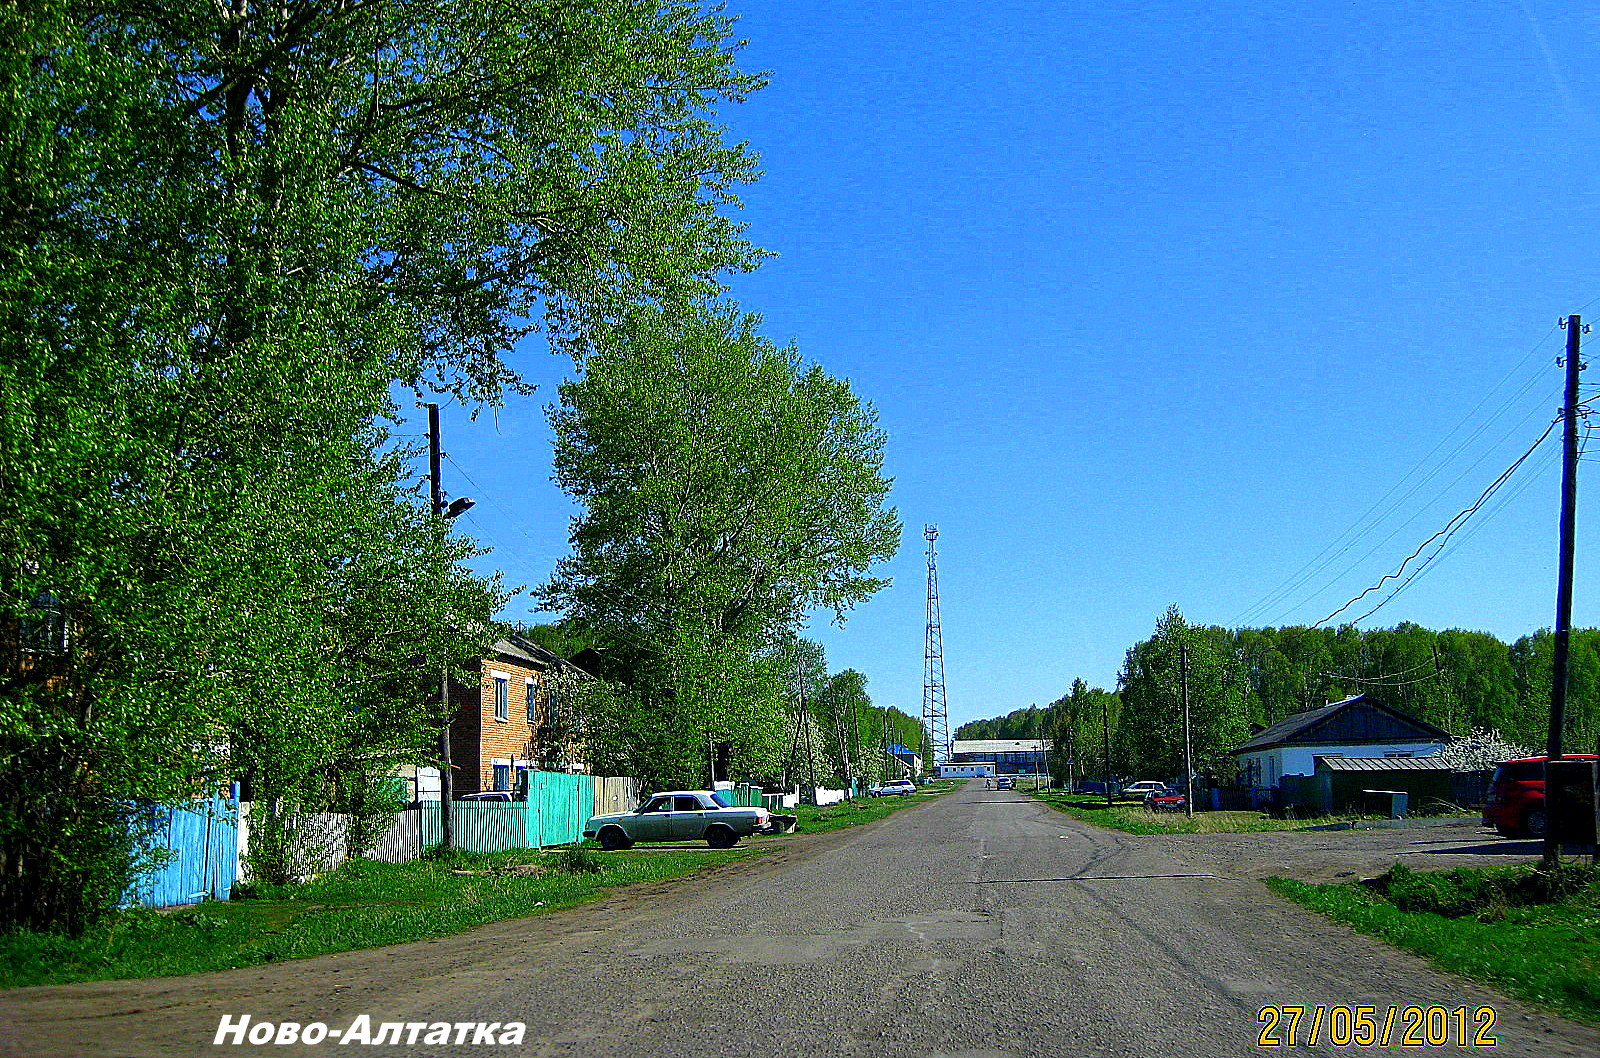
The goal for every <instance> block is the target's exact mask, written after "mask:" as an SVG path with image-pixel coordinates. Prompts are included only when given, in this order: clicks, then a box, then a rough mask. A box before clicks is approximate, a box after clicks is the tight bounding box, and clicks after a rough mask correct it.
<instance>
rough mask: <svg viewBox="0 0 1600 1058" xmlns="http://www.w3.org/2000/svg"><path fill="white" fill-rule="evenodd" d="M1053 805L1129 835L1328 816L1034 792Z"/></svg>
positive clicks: (1222, 829) (1241, 830) (1302, 822)
mask: <svg viewBox="0 0 1600 1058" xmlns="http://www.w3.org/2000/svg"><path fill="white" fill-rule="evenodd" d="M1033 796H1034V797H1037V798H1038V799H1039V800H1040V801H1043V802H1044V803H1045V804H1047V805H1049V806H1050V807H1051V808H1054V809H1056V810H1057V811H1060V812H1065V813H1066V814H1067V815H1069V816H1071V817H1072V818H1074V819H1081V820H1082V821H1083V822H1085V823H1093V824H1095V825H1096V826H1102V827H1106V828H1107V829H1109V830H1121V831H1124V832H1125V833H1128V834H1246V833H1250V832H1252V831H1258V830H1304V829H1306V827H1308V826H1315V825H1318V824H1325V823H1328V822H1331V821H1333V820H1328V819H1315V820H1307V819H1274V818H1273V817H1272V816H1269V815H1267V814H1266V813H1265V812H1196V813H1195V814H1194V817H1193V818H1192V819H1191V818H1190V817H1188V816H1186V815H1184V814H1183V813H1182V812H1152V811H1150V809H1148V808H1146V807H1145V806H1144V805H1140V804H1128V803H1125V802H1123V803H1118V804H1114V805H1110V806H1107V805H1106V800H1105V798H1104V797H1087V796H1083V795H1080V794H1064V793H1059V792H1057V793H1047V792H1040V793H1036V794H1034V795H1033Z"/></svg>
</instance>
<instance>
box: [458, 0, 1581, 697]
mask: <svg viewBox="0 0 1600 1058" xmlns="http://www.w3.org/2000/svg"><path fill="white" fill-rule="evenodd" d="M1290 6H1291V7H1298V8H1301V9H1302V10H1299V11H1279V12H1273V11H1267V12H1263V11H1262V10H1261V9H1260V5H1240V4H1235V3H1228V2H1220V3H1209V4H1204V5H1202V4H1197V3H1174V2H1154V3H1139V4H1131V3H1111V4H1098V5H1076V4H1072V5H1069V4H1046V3H1038V2H1030V3H1017V2H997V0H984V2H982V3H978V2H972V0H946V2H943V3H939V4H930V3H926V2H910V0H877V2H875V3H872V4H862V3H859V2H842V0H813V2H809V3H805V4H793V3H789V4H784V3H756V2H752V0H740V2H735V3H733V4H732V5H731V7H730V10H731V11H733V12H734V13H736V14H740V15H742V16H743V17H742V20H741V22H740V30H741V33H742V35H743V36H745V37H747V38H749V41H750V43H749V45H748V47H747V48H746V49H745V51H744V52H743V64H744V66H745V67H746V68H747V69H765V70H768V71H770V72H771V75H772V84H771V86H770V87H769V88H767V89H766V90H765V91H763V92H761V93H759V94H758V95H756V96H755V97H753V98H752V99H751V100H750V101H749V102H747V103H745V104H743V105H740V106H737V107H730V108H728V109H727V110H725V111H724V112H723V114H722V118H723V120H724V122H725V123H726V124H727V125H728V126H729V128H730V133H731V136H732V137H733V138H735V139H744V140H748V141H749V142H750V143H751V144H752V145H753V146H754V147H755V148H756V149H757V150H759V151H760V153H761V154H762V158H763V168H764V170H765V176H764V178H763V179H762V181H761V182H760V183H758V184H756V185H754V186H753V187H751V188H748V189H747V190H746V194H745V200H746V204H747V205H746V209H745V210H744V211H743V219H744V220H745V221H746V222H748V224H749V225H750V234H751V236H752V238H753V239H754V241H755V242H757V243H758V244H760V245H762V246H765V247H768V248H770V249H772V250H775V251H777V253H778V254H779V255H780V256H779V257H778V258H777V259H776V260H774V261H772V262H770V263H769V264H768V265H767V266H766V267H765V268H764V269H762V271H760V272H759V273H757V274H755V275H752V276H748V277H739V278H738V279H737V281H736V282H735V285H734V290H733V294H734V296H735V297H736V298H737V299H738V300H739V301H740V302H741V303H742V304H743V305H744V307H745V308H747V309H748V310H751V311H755V312H758V313H760V314H762V315H763V316H764V317H765V319H766V332H767V334H768V336H769V337H771V338H772V339H774V340H775V341H777V342H779V343H786V342H789V341H793V342H795V343H796V344H797V345H798V347H799V349H800V351H801V352H802V353H803V354H804V355H805V356H807V357H809V358H811V359H815V360H817V361H819V362H820V363H822V364H823V365H824V366H825V367H826V368H827V369H828V370H829V371H830V372H831V373H833V374H835V375H840V376H844V377H847V378H849V379H850V380H851V381H852V383H853V385H854V387H855V389H856V392H857V393H858V394H860V395H861V396H862V397H863V398H865V399H866V400H868V401H870V402H872V403H873V404H874V405H876V407H877V408H878V409H879V412H880V414H881V423H882V425H883V427H884V428H885V430H886V431H887V432H888V435H889V450H888V470H889V473H890V474H892V475H893V476H894V477H895V480H896V484H895V491H894V498H893V502H894V503H895V505H896V506H897V507H898V509H899V511H900V515H901V518H902V520H903V522H904V523H905V528H906V534H905V542H904V544H903V546H902V549H901V552H900V555H899V556H898V557H897V558H896V559H895V560H894V561H893V562H892V563H890V564H889V565H888V566H887V568H886V569H885V570H884V572H885V573H886V574H887V575H889V576H892V577H893V578H894V585H893V586H892V587H891V588H889V589H887V590H885V591H884V592H882V593H880V594H879V595H878V596H877V597H876V598H875V599H873V600H872V601H871V602H870V603H868V604H867V605H865V606H863V607H861V608H860V609H858V610H857V611H856V613H855V614H854V615H853V616H852V618H851V619H850V621H849V623H848V624H847V625H846V626H845V627H844V628H843V629H836V628H832V627H830V626H829V625H827V623H826V622H825V621H819V622H818V623H817V624H816V625H814V626H813V628H812V630H811V631H810V632H809V633H808V634H810V635H812V636H813V637H814V638H817V639H819V640H820V641H821V642H823V643H824V644H825V645H826V647H827V649H828V655H829V661H830V664H831V666H832V667H833V668H834V669H836V670H837V669H842V668H846V667H851V668H855V669H858V670H860V671H861V672H863V673H864V674H866V676H867V678H868V689H869V691H870V692H871V693H872V695H873V697H874V700H875V702H877V703H878V704H889V705H897V706H899V707H900V708H902V709H904V710H905V711H906V712H908V713H911V714H913V715H915V714H916V713H917V712H918V711H919V709H920V706H921V695H922V651H923V623H924V581H925V572H926V570H925V561H924V557H923V550H924V542H923V539H922V527H923V525H924V523H929V522H932V523H937V524H938V526H939V529H940V551H941V554H940V564H939V572H940V579H941V589H942V596H943V626H944V645H945V665H946V681H947V686H948V695H949V705H950V716H951V722H952V728H954V726H956V725H958V724H960V723H961V722H963V721H965V720H970V719H976V718H982V717H989V716H996V715H999V714H1001V713H1005V712H1008V711H1010V710H1012V709H1015V708H1019V707H1024V706H1027V705H1029V704H1034V703H1037V704H1040V705H1043V704H1045V703H1047V702H1049V701H1051V700H1053V699H1054V698H1056V697H1058V696H1059V695H1061V694H1062V693H1064V692H1065V691H1066V690H1067V688H1068V686H1069V685H1070V682H1071V680H1072V679H1073V678H1074V677H1076V676H1081V677H1083V678H1084V679H1086V680H1088V681H1089V682H1090V683H1091V684H1093V685H1100V686H1106V687H1111V686H1113V685H1114V684H1115V680H1116V674H1117V671H1118V669H1119V667H1120V665H1121V662H1122V657H1123V652H1124V651H1125V650H1126V648H1127V647H1128V646H1130V645H1131V644H1133V643H1134V642H1135V641H1137V640H1139V639H1141V638H1144V637H1145V636H1147V635H1149V633H1150V631H1151V629H1152V627H1153V625H1154V623H1155V621H1156V619H1157V618H1158V617H1159V616H1160V614H1161V612H1162V611H1163V610H1164V609H1165V608H1166V607H1167V606H1168V605H1169V604H1172V603H1176V604H1177V605H1178V606H1179V607H1180V608H1181V609H1182V610H1183V612H1184V614H1185V615H1186V616H1187V617H1188V618H1189V619H1190V620H1191V621H1195V622H1200V623H1208V624H1222V625H1227V626H1236V625H1239V624H1252V625H1265V624H1273V625H1277V624H1288V623H1299V624H1309V623H1312V622H1315V621H1317V620H1318V619H1319V618H1321V617H1323V616H1324V615H1326V614H1327V613H1329V612H1330V611H1331V610H1333V609H1334V608H1335V607H1336V606H1338V605H1339V604H1340V603H1342V602H1343V601H1344V600H1345V599H1347V598H1349V597H1350V596H1351V595H1354V594H1355V593H1356V592H1358V591H1360V590H1361V589H1362V588H1363V587H1365V586H1367V585H1368V584H1371V583H1372V582H1374V581H1376V580H1377V579H1378V578H1379V577H1380V576H1382V575H1383V574H1384V573H1385V572H1387V571H1389V570H1391V569H1393V568H1394V567H1395V566H1396V565H1398V564H1399V562H1400V560H1401V559H1403V558H1404V557H1405V556H1406V555H1407V554H1409V553H1410V552H1411V551H1412V550H1413V549H1414V548H1416V546H1417V545H1419V544H1420V543H1422V541H1423V540H1424V539H1426V538H1427V537H1428V536H1429V535H1430V534H1432V533H1433V532H1435V531H1436V530H1438V529H1441V528H1443V527H1444V525H1445V524H1446V522H1447V521H1448V520H1449V518H1450V517H1451V515H1453V514H1454V513H1456V512H1457V511H1459V510H1461V509H1462V508H1465V507H1467V506H1468V505H1469V504H1471V503H1472V502H1473V500H1474V499H1475V498H1476V497H1477V495H1478V493H1479V492H1480V491H1481V490H1482V489H1483V488H1484V487H1486V486H1487V485H1488V484H1489V483H1490V482H1491V481H1493V480H1494V478H1495V477H1496V476H1497V475H1499V473H1500V472H1501V471H1502V470H1504V469H1505V468H1506V467H1507V466H1508V465H1510V463H1511V462H1512V461H1513V460H1514V459H1515V458H1516V457H1517V456H1518V455H1519V454H1521V453H1522V451H1523V450H1524V449H1526V448H1527V447H1528V445H1530V444H1531V443H1532V442H1533V440H1534V439H1535V438H1536V437H1537V436H1538V435H1539V433H1540V432H1541V431H1542V430H1543V429H1544V427H1545V425H1546V424H1547V423H1548V422H1549V421H1550V419H1551V418H1553V417H1554V415H1555V413H1556V411H1557V408H1558V405H1559V403H1560V387H1561V375H1560V370H1559V368H1558V367H1557V366H1556V364H1555V359H1556V357H1557V356H1558V355H1559V354H1560V352H1561V348H1562V342H1563V340H1564V336H1563V334H1562V333H1561V332H1560V331H1558V330H1556V329H1555V326H1554V325H1555V323H1556V320H1557V318H1558V317H1560V316H1562V315H1565V314H1569V313H1573V312H1585V311H1587V313H1588V314H1589V315H1590V316H1591V317H1593V318H1594V320H1595V322H1597V323H1600V272H1597V271H1596V268H1595V249H1594V247H1595V237H1594V228H1595V224H1596V221H1597V219H1600V170H1597V165H1596V162H1595V159H1596V158H1597V157H1600V149H1597V148H1600V142H1597V141H1600V124H1597V114H1600V61H1597V60H1600V16H1595V15H1593V14H1584V13H1581V12H1574V11H1573V10H1572V9H1571V8H1570V6H1569V5H1562V4H1557V3H1554V2H1553V0H1527V2H1524V3H1519V2H1517V0H1506V2H1499V3H1477V4H1460V3H1450V4H1446V3H1419V4H1409V5H1394V4H1390V3H1379V2H1376V0H1358V2H1355V3H1345V4H1339V5H1336V6H1335V5H1290ZM1596 334H1597V335H1600V330H1597V331H1596ZM517 362H518V366H519V367H521V368H522V369H524V370H525V371H526V372H527V374H528V375H529V377H530V378H532V379H534V380H536V381H538V382H540V383H541V390H540V392H539V393H538V394H537V395H535V396H534V397H532V398H525V399H520V400H516V401H514V402H513V403H512V404H511V405H509V406H508V407H506V408H505V409H502V410H501V411H500V412H499V414H498V415H497V416H492V415H487V414H486V415H483V416H480V417H479V418H478V420H477V421H476V422H472V421H469V420H468V419H467V417H466V415H465V413H464V412H463V411H462V410H461V409H460V408H452V409H449V410H448V411H447V413H446V420H445V437H446V447H447V449H448V450H449V452H450V454H451V456H452V460H453V463H452V464H447V465H446V482H447V486H448V487H449V491H450V492H451V493H452V494H457V495H459V494H468V495H472V496H475V497H476V498H478V499H479V505H478V507H477V509H476V510H474V511H473V512H472V513H471V514H470V515H469V516H468V517H467V518H465V519H463V520H462V522H461V523H460V524H461V528H462V529H464V530H465V531H467V532H469V533H471V534H473V535H475V536H477V537H478V538H479V539H480V540H482V541H483V542H484V543H485V544H488V545H490V546H492V547H494V548H495V551H494V553H493V554H491V555H489V556H487V557H486V558H485V559H484V560H482V563H481V565H482V567H483V568H485V569H493V568H499V569H503V570H504V571H505V572H506V574H507V577H508V579H509V580H510V581H511V582H512V583H537V582H538V581H540V580H542V579H543V578H544V577H545V576H547V575H548V573H549V572H550V569H551V567H552V566H553V564H554V562H555V561H556V559H557V558H559V557H560V555H561V554H562V553H563V552H564V550H565V546H566V533H567V519H568V518H569V517H570V516H571V514H572V513H573V510H572V508H571V507H570V506H569V505H568V504H566V503H565V501H564V500H563V498H562V497H561V496H560V495H559V494H558V493H557V491H556V490H555V488H554V486H553V485H551V484H550V482H549V458H550V450H549V437H548V431H547V429H546V428H545V425H544V418H543V411H542V408H543V405H544V404H545V403H546V402H548V401H549V400H552V399H553V398H554V383H556V382H557V381H559V379H560V377H561V375H562V373H563V372H564V371H565V370H567V367H568V365H567V364H566V363H565V362H564V361H562V360H560V359H558V358H556V357H554V356H551V355H550V354H548V353H546V352H544V351H542V350H541V349H538V348H535V347H531V346H530V347H529V348H528V349H526V350H523V351H522V352H521V354H520V355H519V357H518V361H517ZM1596 382H1597V383H1600V378H1596ZM1589 391H1592V387H1591V388H1590V389H1589V390H1586V392H1589ZM1441 442H1442V443H1441ZM1596 453H1597V455H1596V459H1595V461H1594V462H1592V463H1590V462H1586V463H1585V471H1586V472H1588V471H1590V470H1591V469H1594V470H1600V448H1597V449H1596ZM1558 458H1559V449H1558V444H1557V437H1555V436H1552V438H1551V440H1549V441H1547V442H1546V443H1545V445H1544V446H1543V447H1541V448H1540V449H1539V450H1538V452H1536V453H1535V455H1534V456H1533V457H1532V458H1531V459H1530V460H1529V461H1528V464H1527V465H1525V466H1524V467H1523V469H1522V471H1520V472H1519V473H1518V475H1517V476H1516V477H1514V478H1513V479H1512V480H1511V482H1510V483H1509V484H1508V485H1507V487H1506V488H1505V489H1504V490H1503V491H1502V492H1501V493H1500V494H1499V495H1498V496H1497V497H1496V499H1495V501H1494V502H1492V503H1490V504H1489V505H1488V506H1487V507H1486V508H1485V510H1484V511H1483V512H1482V513H1480V514H1479V515H1478V516H1477V517H1476V518H1474V519H1473V520H1472V521H1470V522H1468V523H1467V525H1466V527H1465V528H1464V529H1463V530H1462V532H1461V533H1460V534H1459V535H1458V536H1457V537H1455V538H1454V539H1453V540H1452V541H1451V547H1450V549H1449V550H1448V551H1447V552H1446V553H1444V554H1443V555H1442V556H1441V557H1440V558H1439V559H1438V560H1437V562H1435V563H1434V564H1433V565H1432V566H1430V567H1429V568H1428V571H1427V573H1426V574H1425V575H1424V576H1422V577H1420V578H1418V579H1417V580H1416V581H1415V583H1414V584H1413V585H1412V586H1411V587H1409V588H1408V589H1407V590H1406V591H1405V592H1404V593H1402V594H1401V595H1399V596H1398V597H1397V598H1396V599H1395V600H1394V601H1393V602H1391V603H1389V604H1387V605H1386V606H1385V607H1384V608H1383V609H1382V610H1380V611H1378V613H1377V614H1375V615H1373V616H1372V617H1371V618H1368V619H1367V620H1365V621H1364V622H1363V626H1367V627H1384V626H1389V625H1393V624H1395V623H1397V622H1399V621H1402V620H1410V621H1415V622H1418V623H1420V624H1423V625H1428V626H1431V627H1438V628H1444V627H1461V628H1469V629H1478V630H1483V631H1489V632H1493V633H1495V634H1497V635H1499V636H1501V637H1503V638H1506V639H1508V640H1509V639H1512V638H1515V637H1516V636H1519V635H1522V634H1524V633H1527V632H1530V631H1533V630H1535V629H1537V628H1540V627H1544V626H1548V625H1549V624H1550V623H1551V621H1552V616H1553V612H1554V602H1553V600H1554V588H1555V558H1556V535H1555V525H1556V512H1557V502H1558V478H1559V473H1558V464H1557V460H1558ZM467 479H470V481H469V480H467ZM1579 491H1580V500H1581V505H1580V510H1579V541H1578V542H1579V552H1578V574H1579V576H1578V589H1577V596H1576V606H1575V620H1576V621H1577V622H1578V623H1579V624H1583V625H1592V624H1600V606H1597V604H1596V600H1595V594H1594V589H1595V587H1596V586H1597V585H1600V577H1597V575H1596V572H1595V570H1596V562H1597V561H1600V559H1593V558H1591V557H1590V556H1595V555H1600V551H1597V550H1596V549H1595V547H1594V546H1593V545H1594V544H1595V543H1596V542H1597V540H1596V536H1595V534H1596V532H1600V526H1597V524H1596V523H1595V521H1594V520H1593V519H1592V518H1591V517H1590V515H1591V514H1592V513H1593V512H1595V511H1596V510H1597V509H1600V507H1597V504H1600V480H1594V481H1593V482H1592V483H1590V482H1587V481H1580V490H1579ZM1380 501H1382V502H1380ZM1375 504H1376V505H1377V506H1376V508H1374V505H1375ZM1352 538H1354V544H1353V546H1352V547H1350V548H1349V549H1348V550H1345V551H1343V552H1339V551H1338V550H1337V548H1336V549H1335V552H1334V555H1335V558H1336V560H1335V561H1333V562H1331V564H1327V565H1326V566H1325V567H1324V568H1321V569H1320V570H1318V571H1317V575H1316V576H1314V577H1311V578H1310V579H1305V580H1303V581H1301V582H1296V581H1294V580H1293V579H1292V578H1293V577H1294V575H1295V574H1296V573H1297V572H1298V571H1301V570H1302V568H1303V567H1305V566H1306V564H1307V563H1308V562H1311V561H1312V560H1314V559H1317V557H1318V556H1319V554H1321V553H1323V551H1324V548H1326V547H1327V546H1328V545H1329V544H1330V543H1336V544H1337V545H1339V546H1343V545H1344V544H1345V543H1346V542H1349V541H1350V540H1351V539H1352ZM1325 557H1326V556H1325ZM1314 568H1315V567H1314ZM1286 581H1288V582H1289V583H1288V584H1287V585H1285V582H1286ZM1280 589H1283V590H1280ZM1275 593H1276V594H1275ZM1381 597H1382V596H1381V595H1378V596H1371V597H1369V601H1375V600H1376V599H1379V598H1381ZM1366 608H1367V607H1361V608H1359V609H1356V610H1352V611H1351V612H1349V613H1348V614H1346V617H1352V616H1355V615H1356V614H1358V613H1360V612H1362V611H1363V610H1365V609H1366ZM507 616H509V617H512V618H516V617H527V616H528V614H527V607H526V605H525V604H524V603H523V602H521V601H517V602H513V604H512V606H511V608H510V610H509V611H508V614H507ZM534 619H536V618H534Z"/></svg>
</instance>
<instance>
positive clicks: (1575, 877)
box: [1367, 863, 1600, 918]
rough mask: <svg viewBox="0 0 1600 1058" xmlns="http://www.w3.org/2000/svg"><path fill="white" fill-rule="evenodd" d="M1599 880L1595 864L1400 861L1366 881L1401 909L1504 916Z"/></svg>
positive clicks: (1447, 914) (1454, 915) (1557, 898)
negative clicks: (1489, 865) (1447, 865)
mask: <svg viewBox="0 0 1600 1058" xmlns="http://www.w3.org/2000/svg"><path fill="white" fill-rule="evenodd" d="M1597 882H1600V874H1597V872H1596V871H1595V869H1594V868H1593V867H1592V866H1589V865H1586V864H1581V863H1567V864H1561V865H1558V866H1557V867H1555V868H1546V867H1533V868H1527V867H1514V868H1509V869H1506V870H1500V871H1485V870H1479V869H1473V868H1468V867H1458V868H1454V869H1451V870H1445V871H1414V870H1412V869H1411V868H1409V867H1407V866H1406V865H1405V864H1403V863H1397V864H1395V865H1394V866H1393V867H1391V868H1389V869H1388V870H1387V871H1385V872H1384V873H1383V874H1381V875H1379V876H1378V877H1376V878H1374V879H1372V880H1371V881H1370V882H1368V883H1367V884H1368V885H1370V886H1371V887H1372V888H1373V889H1374V890H1376V891H1377V892H1379V893H1381V894H1383V896H1384V897H1385V898H1386V899H1387V900H1388V901H1389V902H1390V903H1392V904H1393V905H1394V906H1395V907H1398V908H1399V909H1400V910H1402V911H1415V912H1425V913H1427V914H1433V915H1443V916H1445V917H1446V918H1460V917H1462V916H1464V915H1486V916H1488V917H1490V918H1502V917H1504V914H1505V911H1506V909H1507V908H1511V907H1528V906H1532V905H1538V904H1550V903H1555V902H1557V901H1560V900H1565V899H1567V898H1568V897H1571V896H1574V895H1576V894H1578V893H1581V892H1583V891H1584V890H1585V889H1586V888H1588V887H1591V886H1594V885H1596V884H1597Z"/></svg>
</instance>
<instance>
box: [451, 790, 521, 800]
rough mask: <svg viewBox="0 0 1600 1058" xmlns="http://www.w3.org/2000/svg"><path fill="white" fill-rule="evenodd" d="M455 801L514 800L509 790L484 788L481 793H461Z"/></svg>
mask: <svg viewBox="0 0 1600 1058" xmlns="http://www.w3.org/2000/svg"><path fill="white" fill-rule="evenodd" d="M456 800H457V801H514V800H516V798H515V797H513V796H512V795H511V792H510V791H509V790H486V791H484V792H483V793H469V794H462V795H461V796H460V797H457V798H456Z"/></svg>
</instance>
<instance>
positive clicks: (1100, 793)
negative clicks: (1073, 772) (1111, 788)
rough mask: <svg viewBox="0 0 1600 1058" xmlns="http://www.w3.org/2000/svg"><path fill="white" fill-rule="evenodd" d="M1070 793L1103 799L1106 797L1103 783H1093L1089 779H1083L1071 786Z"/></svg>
mask: <svg viewBox="0 0 1600 1058" xmlns="http://www.w3.org/2000/svg"><path fill="white" fill-rule="evenodd" d="M1072 792H1073V793H1075V794H1092V795H1093V796H1095V797H1104V796H1105V795H1106V784H1105V783H1103V782H1094V781H1092V780H1089V779H1083V780H1080V781H1078V782H1076V783H1074V784H1073V785H1072Z"/></svg>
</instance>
